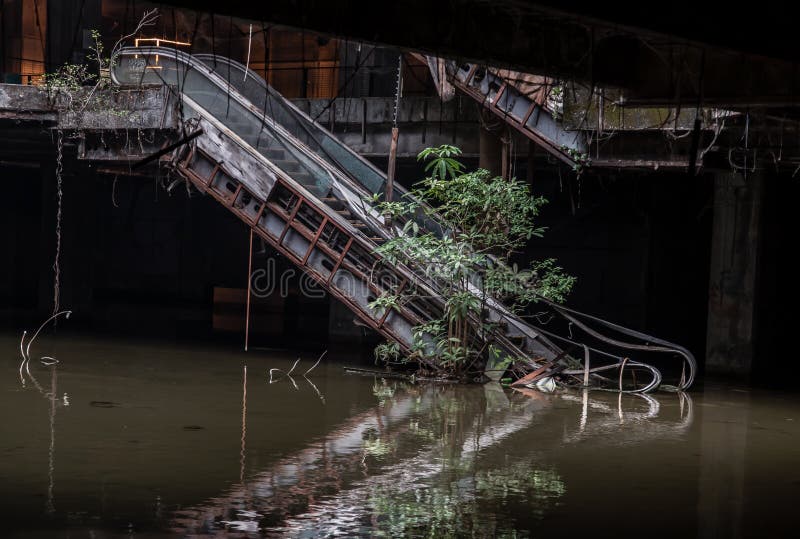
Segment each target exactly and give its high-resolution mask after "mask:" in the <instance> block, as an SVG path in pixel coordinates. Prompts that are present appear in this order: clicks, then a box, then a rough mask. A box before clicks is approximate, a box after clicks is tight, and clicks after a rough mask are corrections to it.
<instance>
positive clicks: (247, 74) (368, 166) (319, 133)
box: [193, 54, 445, 236]
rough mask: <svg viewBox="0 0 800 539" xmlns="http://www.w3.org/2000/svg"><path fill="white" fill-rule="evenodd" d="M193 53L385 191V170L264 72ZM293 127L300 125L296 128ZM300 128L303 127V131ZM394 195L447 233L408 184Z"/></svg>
mask: <svg viewBox="0 0 800 539" xmlns="http://www.w3.org/2000/svg"><path fill="white" fill-rule="evenodd" d="M193 57H194V58H196V59H198V60H200V61H201V62H203V63H205V64H206V65H207V66H208V67H209V68H210V69H212V70H214V72H215V73H217V74H218V75H219V76H220V77H222V78H223V79H225V80H226V81H227V82H228V83H229V84H230V85H231V86H233V87H234V88H236V90H237V91H239V92H240V93H241V94H242V95H244V96H245V97H247V98H248V99H250V100H251V101H252V102H253V103H254V104H258V102H259V101H262V100H263V107H262V109H263V111H264V113H265V115H266V113H267V112H269V115H270V116H271V117H272V118H273V119H274V120H275V121H277V122H279V123H281V125H283V127H284V128H286V129H287V131H289V132H291V133H292V135H294V136H295V137H297V138H299V139H300V140H302V141H303V142H304V143H305V144H306V145H307V146H309V147H310V148H311V149H313V150H314V151H316V152H317V153H318V154H319V155H320V156H321V157H323V158H325V159H326V160H327V161H328V163H329V164H331V165H332V166H334V167H336V168H338V169H339V170H341V171H342V172H344V173H345V174H347V175H348V176H349V177H350V178H351V179H352V180H353V181H354V182H356V183H357V184H358V185H360V186H361V187H363V188H364V190H365V193H364V194H365V195H369V196H371V195H373V194H375V193H378V194H381V193H383V192H384V191H385V189H386V182H387V181H388V180H387V176H386V173H385V172H383V171H381V170H380V169H378V168H377V167H376V166H375V165H374V164H372V163H371V162H370V161H369V160H367V159H365V158H364V157H363V156H361V155H360V154H359V153H358V152H356V151H355V150H353V149H352V148H350V146H348V145H347V144H344V143H343V142H341V141H340V140H339V139H338V138H337V137H336V135H334V134H333V133H331V132H330V131H328V130H327V129H326V128H325V127H324V126H323V125H321V124H320V123H319V122H317V121H316V120H314V119H313V118H311V117H310V116H309V115H308V114H306V113H305V112H303V111H302V110H300V108H298V107H297V106H296V105H295V104H294V103H292V102H291V101H290V100H289V99H287V98H286V97H284V96H283V95H282V94H281V93H280V92H278V91H277V90H275V88H273V87H272V86H270V85H269V84H268V83H267V82H266V81H265V80H264V79H263V78H262V77H261V75H259V74H258V73H256V72H255V71H253V70H252V69H249V68H248V67H246V66H245V65H243V64H241V63H239V62H237V61H236V60H232V59H230V58H226V57H224V56H218V55H215V54H195V55H193ZM218 64H219V65H222V66H223V67H228V73H227V74H226V73H224V70H223V71H219V70H217V69H216V67H217V65H218ZM230 68H233V69H234V70H235V71H236V73H235V74H234V73H231V71H230ZM239 75H241V76H239ZM262 96H263V97H262ZM275 105H277V106H278V110H276V108H275ZM287 116H290V118H287ZM293 127H295V128H297V129H293ZM298 129H299V130H302V133H301V132H299V131H298ZM303 135H305V136H303ZM309 139H310V140H309ZM312 141H313V143H312ZM392 196H393V198H392V199H393V200H396V201H397V200H412V201H414V202H416V203H418V204H420V206H421V207H423V208H425V210H424V211H421V212H420V213H419V214H418V215H417V217H416V220H417V222H418V223H419V224H420V225H423V226H425V227H426V228H427V229H428V230H431V231H432V232H434V233H436V234H437V235H439V236H441V235H443V234H444V230H445V229H444V227H443V226H442V224H441V223H439V222H437V221H436V220H435V215H434V214H433V210H432V209H431V208H430V207H429V206H428V205H427V204H425V203H424V202H423V201H421V200H419V199H417V198H416V197H414V196H413V195H412V194H411V193H410V192H409V191H408V190H407V189H406V188H405V187H403V186H402V185H400V184H398V183H395V184H394V188H393V195H392ZM432 217H433V218H432Z"/></svg>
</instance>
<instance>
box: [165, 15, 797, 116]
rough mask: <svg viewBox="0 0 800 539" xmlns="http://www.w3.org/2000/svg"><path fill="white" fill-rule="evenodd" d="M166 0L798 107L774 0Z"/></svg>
mask: <svg viewBox="0 0 800 539" xmlns="http://www.w3.org/2000/svg"><path fill="white" fill-rule="evenodd" d="M163 3H164V4H167V5H174V6H179V7H184V8H189V9H193V10H200V11H208V12H213V13H217V14H226V15H234V16H238V17H243V18H248V19H254V20H258V21H267V22H270V23H274V24H279V25H284V26H291V27H297V28H306V29H309V30H313V31H317V32H320V33H323V34H327V35H331V36H335V37H347V38H350V39H356V40H363V41H367V42H372V43H378V44H386V45H394V46H398V47H401V48H404V49H409V50H416V51H422V52H428V53H433V54H437V55H440V56H445V57H450V58H464V59H469V60H473V61H479V62H484V63H487V64H493V65H498V66H508V67H514V68H516V69H520V70H524V71H528V72H533V73H539V74H547V75H553V76H558V77H561V78H567V79H573V80H578V81H582V82H584V83H587V84H597V85H605V86H617V87H622V88H625V89H627V95H628V97H629V99H631V100H633V101H635V102H639V103H652V104H664V103H678V104H681V105H684V106H695V105H696V104H698V103H699V102H701V101H702V103H703V104H706V105H712V104H713V105H728V106H742V107H744V106H756V105H761V106H764V105H765V106H774V105H783V106H794V105H795V102H796V95H797V93H798V92H797V88H800V74H798V69H797V66H796V64H795V62H794V60H795V58H796V56H797V55H798V53H799V51H800V37H799V34H798V33H797V32H796V30H795V28H794V24H795V23H794V21H793V19H792V17H790V16H789V14H787V13H784V12H783V5H780V4H778V3H777V2H772V1H771V0H770V1H768V2H767V3H766V4H765V3H763V2H762V3H760V4H759V5H758V6H757V7H741V8H737V7H732V6H733V5H734V4H729V5H728V6H726V7H725V8H723V9H720V8H718V7H712V6H706V5H704V3H702V2H697V1H694V2H688V1H687V0H673V1H670V2H663V3H661V4H654V3H652V2H639V3H638V4H637V5H632V6H629V5H615V3H612V2H594V3H592V4H588V5H582V4H583V3H582V2H575V1H569V0H566V1H560V2H554V1H548V0H544V1H539V2H530V1H525V0H493V1H487V0H440V1H435V0H425V1H422V0H399V1H395V2H378V1H375V0H369V1H367V0H336V1H331V0H271V1H269V2H253V1H252V0H227V1H225V2H212V1H210V0H167V1H166V2H163Z"/></svg>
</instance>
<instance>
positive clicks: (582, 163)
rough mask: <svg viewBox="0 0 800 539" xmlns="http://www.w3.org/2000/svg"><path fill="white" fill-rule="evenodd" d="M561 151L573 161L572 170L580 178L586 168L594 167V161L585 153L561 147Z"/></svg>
mask: <svg viewBox="0 0 800 539" xmlns="http://www.w3.org/2000/svg"><path fill="white" fill-rule="evenodd" d="M561 151H562V152H564V153H566V154H567V155H568V156H569V158H570V159H572V161H573V165H572V170H573V171H575V174H576V176H578V177H579V178H580V176H581V174H583V171H584V170H586V168H588V167H590V166H592V159H591V158H590V157H589V154H588V153H583V152H580V151H578V150H576V149H575V148H570V147H569V146H561Z"/></svg>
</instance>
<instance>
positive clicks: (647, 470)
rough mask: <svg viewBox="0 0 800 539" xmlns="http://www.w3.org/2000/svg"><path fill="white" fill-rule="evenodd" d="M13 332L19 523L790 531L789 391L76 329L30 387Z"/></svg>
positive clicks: (9, 376)
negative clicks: (347, 356) (361, 359)
mask: <svg viewBox="0 0 800 539" xmlns="http://www.w3.org/2000/svg"><path fill="white" fill-rule="evenodd" d="M18 346H19V338H18V336H14V337H13V338H11V339H5V340H4V339H3V338H0V372H3V373H5V374H6V376H2V377H0V409H2V410H4V411H6V414H5V416H4V421H1V422H0V456H1V457H2V458H0V516H3V517H5V518H3V519H2V520H0V523H2V524H0V536H2V537H3V538H5V537H24V538H26V539H28V538H31V537H33V538H35V539H38V538H48V539H49V538H55V539H66V538H68V537H70V538H71V537H92V536H94V537H98V538H100V537H103V538H114V539H116V538H123V537H124V538H128V539H130V538H136V539H153V538H158V539H161V538H162V537H186V536H188V537H204V536H219V537H251V538H256V537H261V536H297V537H317V536H333V535H345V536H348V535H349V536H437V537H438V536H463V535H471V536H477V537H483V536H528V535H534V536H542V537H555V536H574V535H577V534H579V533H580V532H586V531H587V529H589V530H592V529H593V530H595V531H598V530H600V529H603V530H604V529H606V528H604V527H606V526H611V525H612V524H613V530H614V533H615V534H617V535H618V536H626V537H627V536H633V535H635V534H638V535H640V534H641V532H642V530H645V529H646V530H647V535H648V537H651V536H665V537H720V536H725V537H728V536H737V535H740V536H743V537H745V536H755V535H756V534H757V533H759V534H761V535H763V536H779V535H781V533H780V532H781V530H782V529H785V527H786V526H788V525H792V522H793V520H792V519H793V514H794V513H793V511H794V500H796V499H797V498H798V496H800V492H799V490H800V488H799V487H800V469H798V467H797V466H796V463H797V462H800V425H799V424H800V405H798V399H797V398H796V397H794V396H780V395H774V394H764V393H760V394H756V393H752V394H751V393H750V392H737V391H734V390H728V389H719V388H709V387H706V389H705V391H703V392H696V393H693V394H692V396H691V397H690V396H689V395H682V394H674V393H658V394H655V395H623V396H619V395H616V394H610V393H603V392H583V391H574V392H573V391H559V392H555V393H553V394H543V393H540V392H536V391H530V390H525V389H523V390H521V391H509V390H506V389H503V388H501V387H500V386H497V385H486V386H472V387H456V386H433V385H425V386H415V385H405V384H403V383H399V382H396V381H389V380H385V379H380V378H377V379H373V378H367V377H362V376H348V375H345V374H344V373H343V371H342V366H341V365H340V364H336V363H335V362H333V361H330V360H329V361H327V362H324V363H320V364H319V366H318V367H317V369H315V370H314V371H313V385H312V384H310V383H306V381H304V379H303V378H302V376H301V374H299V373H298V374H295V373H293V372H292V373H291V375H292V376H295V381H296V383H297V387H298V388H297V389H295V387H294V385H293V384H292V383H291V381H290V380H281V381H279V382H278V383H274V384H270V383H269V370H270V369H271V368H280V369H281V370H282V371H283V372H291V369H292V366H293V364H294V363H295V360H296V356H295V355H291V356H289V355H288V354H284V355H281V354H279V353H275V352H271V353H270V354H269V355H268V356H266V355H257V354H247V355H246V356H244V355H242V354H240V353H232V352H229V351H226V350H224V349H215V348H213V347H186V348H180V347H175V346H172V347H169V346H163V345H162V344H158V345H157V346H156V345H154V346H148V345H143V344H141V343H136V344H129V345H125V344H124V343H119V342H102V343H98V342H96V341H91V340H79V339H75V340H73V339H64V338H63V336H60V337H59V343H58V347H59V354H58V357H60V358H61V359H62V361H61V363H59V364H58V366H57V367H56V365H50V366H48V365H45V364H44V363H42V362H40V361H38V360H37V361H33V362H31V363H30V364H29V365H28V366H27V368H25V367H24V366H23V369H22V370H21V373H22V379H23V380H24V381H25V386H24V388H22V387H21V386H20V379H19V378H18V377H17V374H18V372H19V371H20V368H19V367H20V365H19V359H18V357H19V356H18V354H19V353H20V352H19V350H18ZM37 346H41V347H42V351H46V350H48V348H47V346H48V340H47V339H43V342H41V343H39V342H38V341H37ZM37 355H38V354H37ZM51 355H52V354H51ZM78 357H79V358H80V361H76V360H74V359H73V358H78ZM67 358H69V360H65V359H67ZM245 359H246V360H247V365H246V366H245V364H244V360H245ZM56 369H57V370H56ZM28 371H30V373H28ZM48 378H49V380H48ZM310 378H311V375H309V379H308V380H307V381H308V382H311V379H310ZM65 389H68V390H69V399H67V398H66V393H65V391H64V390H65ZM58 395H63V397H62V398H60V399H59V398H57V397H58ZM56 429H57V430H58V441H57V442H58V443H56ZM56 448H58V455H56ZM56 463H58V467H56ZM56 487H57V488H56ZM620 508H624V509H620ZM631 508H636V510H635V511H633V510H630V509H631ZM619 515H622V518H618V517H619ZM750 515H756V516H750ZM655 522H657V526H655V527H654V524H653V523H655ZM598 526H599V528H598ZM607 529H611V528H607ZM761 532H763V533H761ZM93 534H94V535H93Z"/></svg>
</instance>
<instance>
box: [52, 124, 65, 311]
mask: <svg viewBox="0 0 800 539" xmlns="http://www.w3.org/2000/svg"><path fill="white" fill-rule="evenodd" d="M63 157H64V134H63V132H62V131H61V130H60V129H59V130H58V131H57V139H56V207H57V209H56V254H55V258H54V259H53V314H56V313H57V312H58V311H59V307H60V296H61V264H60V261H61V210H62V201H63V198H64V192H63V179H62V173H63V172H64V166H63Z"/></svg>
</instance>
